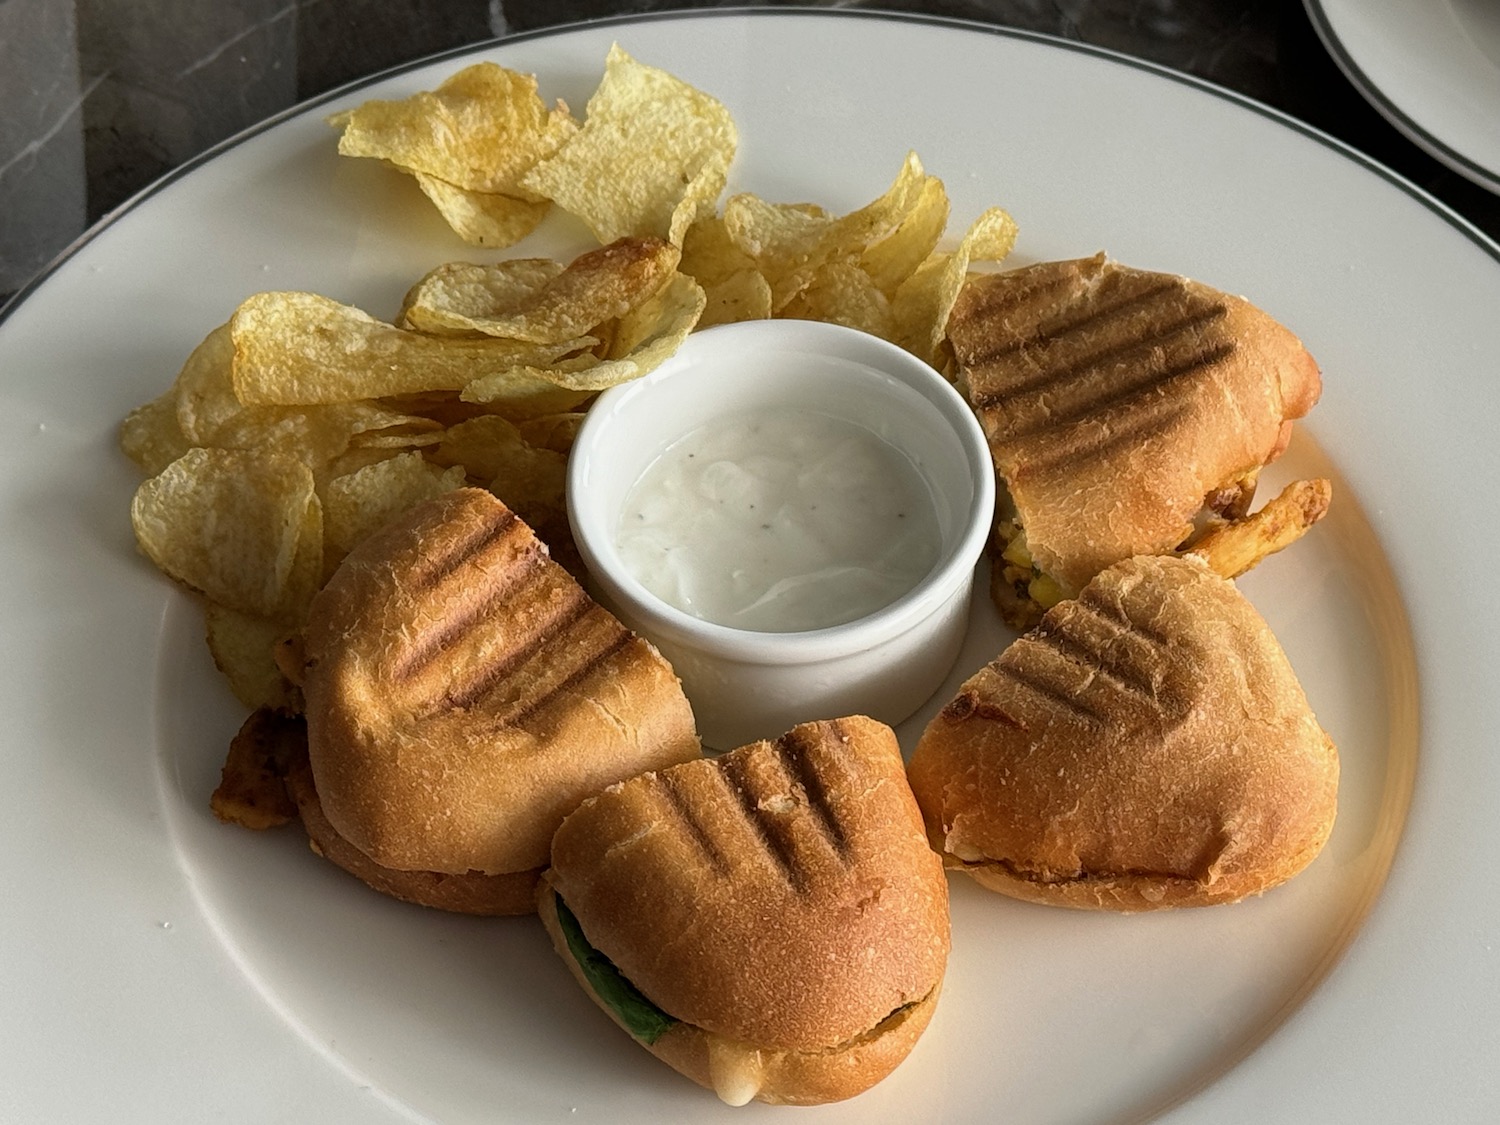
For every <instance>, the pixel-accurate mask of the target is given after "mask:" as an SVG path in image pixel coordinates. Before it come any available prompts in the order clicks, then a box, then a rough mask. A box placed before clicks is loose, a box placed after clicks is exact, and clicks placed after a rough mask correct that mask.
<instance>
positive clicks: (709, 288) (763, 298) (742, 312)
mask: <svg viewBox="0 0 1500 1125" xmlns="http://www.w3.org/2000/svg"><path fill="white" fill-rule="evenodd" d="M703 289H704V306H703V315H702V316H700V317H699V318H698V327H699V328H708V327H710V326H711V325H715V324H730V323H733V322H735V321H740V320H765V319H767V318H768V317H769V316H770V315H771V283H770V282H768V281H767V280H766V279H765V276H764V275H763V274H762V273H761V272H760V271H759V270H757V269H743V270H740V271H739V272H737V273H732V274H730V275H729V276H727V277H725V278H722V279H721V280H719V281H715V282H713V283H711V284H705V285H704V287H703Z"/></svg>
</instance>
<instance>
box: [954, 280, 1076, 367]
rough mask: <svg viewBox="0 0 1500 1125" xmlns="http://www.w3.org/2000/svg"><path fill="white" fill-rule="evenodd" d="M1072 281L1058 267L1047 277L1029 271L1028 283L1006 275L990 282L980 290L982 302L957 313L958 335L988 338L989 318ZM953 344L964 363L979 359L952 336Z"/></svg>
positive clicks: (971, 339) (999, 315)
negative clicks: (1003, 280) (997, 282)
mask: <svg viewBox="0 0 1500 1125" xmlns="http://www.w3.org/2000/svg"><path fill="white" fill-rule="evenodd" d="M1072 284H1073V278H1072V277H1070V276H1069V275H1068V274H1067V273H1064V272H1062V271H1057V272H1055V273H1054V274H1052V275H1051V276H1047V277H1037V276H1035V275H1033V277H1032V278H1031V279H1030V283H1029V284H1020V283H1017V282H1016V281H1015V280H1014V279H1013V278H1008V279H1007V283H1006V284H1005V285H995V286H992V287H991V289H990V291H988V292H986V293H985V294H984V296H985V300H984V301H983V302H982V303H979V302H974V306H975V307H974V308H972V309H967V308H966V309H964V310H963V311H962V312H960V313H958V319H959V320H960V322H961V324H960V327H959V335H960V336H967V337H969V338H970V341H971V342H972V341H973V340H974V339H976V338H977V339H978V340H981V341H983V340H988V339H989V338H990V337H991V336H992V334H993V332H994V328H993V327H992V322H993V321H996V320H1000V319H1003V318H1004V317H1005V315H1006V314H1007V313H1012V312H1015V311H1016V310H1017V309H1019V308H1020V307H1021V306H1022V305H1024V304H1026V303H1027V302H1029V301H1032V300H1035V299H1038V298H1041V297H1046V296H1050V295H1051V294H1052V293H1054V292H1056V291H1057V290H1059V289H1067V288H1069V287H1070V286H1071V285H1072ZM992 293H993V295H991V294H992ZM1002 330H1003V329H1002ZM954 346H955V350H957V351H959V352H960V353H961V358H962V361H963V362H964V363H966V364H969V363H978V362H981V359H980V358H977V357H976V354H974V353H970V352H969V350H968V348H967V347H966V346H965V345H962V344H959V343H958V341H956V340H955V341H954Z"/></svg>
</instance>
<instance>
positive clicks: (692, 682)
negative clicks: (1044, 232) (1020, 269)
mask: <svg viewBox="0 0 1500 1125" xmlns="http://www.w3.org/2000/svg"><path fill="white" fill-rule="evenodd" d="M764 407H776V408H786V407H792V408H798V409H807V410H818V411H822V412H824V413H828V414H832V415H835V416H837V417H841V418H845V419H848V420H849V421H852V422H855V423H858V424H859V425H862V426H864V427H866V428H867V429H870V430H872V431H873V432H875V433H876V434H877V435H879V436H880V437H882V438H884V439H885V440H886V441H888V442H890V443H891V444H892V445H894V446H896V448H898V449H900V450H901V451H903V452H904V453H905V454H906V456H907V457H908V458H910V459H911V461H912V463H913V464H914V465H916V466H917V468H918V470H919V471H920V472H921V473H922V474H923V476H924V478H925V479H926V481H927V483H928V486H929V488H930V489H931V491H932V494H933V496H934V498H935V500H936V503H937V505H938V511H937V517H938V526H939V528H940V530H941V535H942V547H941V551H940V553H939V557H938V561H937V562H936V563H935V564H934V565H933V567H932V569H931V570H930V571H929V572H928V574H927V576H926V577H925V578H924V579H923V580H922V581H921V582H920V583H919V584H918V585H917V586H916V587H914V588H913V589H912V590H910V591H909V592H908V593H906V594H905V595H903V596H902V597H901V598H899V599H897V600H896V601H895V602H892V603H891V604H890V605H887V606H885V607H884V608H882V609H879V610H877V611H875V612H874V613H871V614H869V615H868V616H866V617H862V618H859V619H858V620H855V621H851V622H848V623H847V624H843V625H836V626H833V627H831V628H824V629H815V630H810V631H807V632H789V633H772V632H752V631H749V630H743V629H735V628H731V627H728V626H725V625H717V624H714V623H712V622H709V621H703V620H700V619H699V618H697V617H694V616H692V615H691V614H689V613H686V612H684V611H682V610H679V609H677V608H675V607H674V606H671V605H668V604H667V603H665V602H664V601H662V600H661V599H660V598H658V597H656V595H654V594H652V593H651V592H650V591H648V590H647V589H646V588H645V586H643V585H642V584H641V583H640V582H639V581H638V580H637V579H636V578H635V577H634V576H633V575H632V574H631V573H630V571H629V570H627V569H626V567H625V564H624V562H623V560H622V559H621V557H620V553H619V550H618V548H617V547H616V545H615V540H616V535H617V531H618V527H619V520H620V512H621V508H622V507H623V505H624V501H625V498H626V495H627V494H628V493H629V491H630V489H631V486H632V485H633V484H634V483H635V482H636V480H638V479H639V478H640V476H641V474H642V473H644V472H645V471H646V468H647V467H648V466H649V465H650V464H651V463H652V462H653V461H654V460H655V459H656V458H657V457H658V456H659V455H660V454H661V453H662V451H663V450H665V449H666V448H667V446H669V445H671V444H672V443H673V442H674V441H676V440H677V439H678V438H680V437H682V436H683V435H684V434H686V433H688V432H689V431H691V430H693V429H696V428H697V427H698V426H700V425H702V424H703V423H705V422H706V421H708V420H709V419H711V418H715V417H718V416H721V415H724V414H733V413H737V412H740V411H744V410H752V409H759V408H764ZM994 503H995V479H994V469H993V467H992V463H991V461H990V455H989V450H988V448H987V446H986V444H985V439H984V434H983V432H982V431H981V430H980V428H979V424H978V422H977V421H976V420H975V418H974V415H973V413H972V411H970V409H969V407H968V405H967V404H966V403H965V402H964V401H963V399H962V398H961V397H960V395H959V394H958V392H957V391H955V390H954V389H953V387H952V386H950V385H949V383H948V382H947V380H945V379H944V378H943V377H942V376H941V375H940V374H938V372H936V371H934V370H933V369H932V368H931V367H929V366H928V365H927V364H925V363H923V362H922V361H921V360H919V359H917V358H915V357H914V356H912V355H911V354H910V353H909V352H906V351H905V350H903V349H901V348H898V347H896V346H895V345H894V344H890V343H887V342H886V341H884V340H881V339H879V338H877V337H874V336H870V335H867V334H866V333H863V332H857V331H855V330H854V329H851V328H843V327H840V326H838V325H833V324H824V323H819V322H815V321H802V320H757V321H747V322H743V323H738V324H726V325H720V326H718V327H714V328H708V329H704V330H703V331H701V332H697V333H694V334H693V335H692V336H689V337H688V339H687V340H686V342H684V344H683V345H682V347H681V348H680V349H678V351H677V353H676V354H675V355H674V356H673V357H672V358H671V359H669V360H667V361H666V362H665V363H663V364H662V365H661V366H659V367H658V368H657V369H656V370H654V371H652V372H651V373H650V374H648V375H646V376H644V377H643V378H640V379H637V380H634V381H632V382H630V383H626V384H623V385H622V386H619V387H615V388H613V389H611V390H609V391H606V392H605V393H604V394H602V395H601V396H600V397H599V400H598V402H596V403H595V404H594V406H593V407H592V408H591V409H590V410H589V414H588V418H587V419H586V420H585V422H584V424H583V427H582V429H581V430H580V431H579V434H578V437H577V440H576V441H575V442H574V445H573V450H572V453H571V456H570V462H569V466H568V515H569V519H570V521H571V523H572V527H573V535H574V538H575V539H576V541H577V544H578V548H579V550H580V552H581V553H582V555H583V559H584V562H585V563H586V564H587V566H588V568H589V571H590V573H591V574H592V576H593V578H594V580H595V582H596V583H597V587H598V589H597V590H596V593H597V594H598V595H599V596H600V597H601V600H603V602H604V603H605V604H606V605H608V606H609V607H610V608H611V609H612V610H613V611H614V612H615V613H616V614H618V615H619V617H620V618H621V620H622V621H624V622H625V623H626V624H627V625H629V626H630V627H631V628H632V629H634V630H635V631H636V632H638V633H640V634H641V635H642V636H644V637H646V638H647V639H649V640H650V641H651V642H652V643H654V644H655V645H656V646H657V648H659V649H660V650H661V652H662V654H663V655H664V656H665V657H666V658H667V659H668V660H669V661H671V663H672V667H673V668H674V669H675V670H676V672H677V674H678V676H680V677H681V678H682V684H683V689H684V690H685V691H686V693H687V697H688V700H689V702H690V703H691V704H692V706H693V712H694V714H695V715H696V717H697V720H698V730H699V733H700V734H701V735H702V737H703V740H704V742H705V744H706V745H708V746H709V747H711V748H713V749H719V750H727V749H730V748H732V747H735V746H739V745H742V744H744V743H746V742H750V741H753V740H755V739H758V738H775V737H777V736H779V735H781V734H782V733H784V732H785V731H786V730H788V729H789V728H790V727H792V726H795V725H796V724H797V723H800V722H807V721H810V720H814V719H828V718H837V717H838V716H841V715H851V714H866V715H870V716H871V717H873V718H876V719H880V720H882V721H884V722H887V723H891V724H895V723H898V722H900V721H901V720H902V719H905V718H906V717H907V716H909V715H910V714H911V713H912V712H914V711H915V710H916V709H917V708H918V707H920V706H921V705H922V703H923V702H924V701H925V700H926V699H927V698H928V697H929V696H930V695H931V694H932V693H933V691H934V690H936V688H937V687H938V685H939V684H940V683H941V682H942V681H943V679H944V678H945V677H946V676H947V674H948V672H949V670H950V669H951V668H952V666H953V661H954V660H955V659H956V658H957V656H958V650H959V646H960V645H961V643H962V641H963V636H964V631H965V628H966V626H967V623H968V607H969V597H970V594H971V592H972V590H973V585H974V568H975V564H976V563H977V562H978V560H979V556H980V553H981V552H982V551H983V549H984V544H985V541H986V539H987V537H988V535H989V531H990V524H991V519H992V513H993V509H994Z"/></svg>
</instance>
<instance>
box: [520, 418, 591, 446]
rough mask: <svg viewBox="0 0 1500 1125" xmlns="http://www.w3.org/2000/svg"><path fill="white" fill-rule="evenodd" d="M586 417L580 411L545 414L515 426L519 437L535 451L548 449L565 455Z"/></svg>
mask: <svg viewBox="0 0 1500 1125" xmlns="http://www.w3.org/2000/svg"><path fill="white" fill-rule="evenodd" d="M587 417H588V415H587V414H585V413H583V412H582V411H577V410H574V411H569V412H567V413H565V414H545V415H543V416H542V417H540V418H532V419H529V420H527V421H524V422H520V423H518V424H517V427H516V428H517V429H519V430H520V431H521V437H522V439H523V440H524V441H525V442H526V444H527V445H529V446H532V447H533V448H535V449H550V450H552V452H554V453H567V452H568V451H569V450H570V449H572V448H573V439H574V438H576V437H577V436H578V430H579V427H580V426H582V425H583V420H584V419H585V418H587Z"/></svg>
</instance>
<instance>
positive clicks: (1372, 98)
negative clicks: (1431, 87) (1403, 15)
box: [1302, 0, 1500, 194]
mask: <svg viewBox="0 0 1500 1125" xmlns="http://www.w3.org/2000/svg"><path fill="white" fill-rule="evenodd" d="M1302 4H1303V7H1304V8H1305V9H1306V10H1307V17H1308V19H1309V20H1310V21H1311V23H1312V25H1313V30H1315V31H1316V32H1317V33H1318V38H1319V39H1320V40H1321V41H1322V43H1323V48H1324V50H1326V51H1327V52H1328V54H1329V55H1330V56H1331V57H1332V59H1333V61H1334V62H1335V63H1337V64H1338V68H1339V69H1340V70H1341V71H1343V72H1344V77H1346V78H1348V79H1349V81H1350V83H1351V84H1353V86H1354V87H1355V89H1357V90H1358V91H1359V92H1360V94H1361V95H1362V96H1363V97H1364V99H1365V101H1367V102H1369V103H1370V105H1372V106H1373V107H1374V108H1375V109H1376V110H1377V111H1378V112H1379V114H1380V116H1381V117H1383V118H1385V119H1386V121H1388V122H1390V124H1391V125H1392V126H1394V127H1395V128H1396V129H1397V130H1398V131H1399V132H1400V133H1401V135H1402V136H1404V137H1405V138H1406V139H1407V140H1409V141H1411V142H1412V143H1413V144H1414V145H1416V146H1417V147H1418V148H1420V149H1422V151H1423V152H1425V153H1427V154H1428V155H1429V156H1431V157H1432V158H1433V159H1435V160H1438V161H1440V162H1442V163H1443V164H1445V165H1447V166H1448V167H1449V168H1451V169H1452V170H1453V171H1455V172H1457V173H1458V174H1459V175H1460V176H1463V177H1464V178H1465V179H1468V180H1472V181H1473V182H1474V183H1476V184H1478V185H1479V186H1480V187H1482V188H1484V189H1486V190H1487V191H1492V192H1495V193H1496V194H1500V172H1496V171H1494V170H1492V169H1489V168H1486V167H1485V166H1484V165H1482V164H1480V163H1479V162H1478V161H1476V160H1474V159H1473V158H1471V157H1469V156H1466V155H1464V154H1463V153H1462V152H1459V151H1458V149H1456V148H1454V147H1452V146H1451V145H1449V144H1448V143H1447V142H1445V141H1443V140H1442V139H1441V138H1439V137H1437V136H1436V135H1435V134H1433V133H1432V132H1430V131H1429V130H1427V129H1426V128H1424V127H1423V126H1422V125H1420V124H1418V123H1417V121H1416V120H1415V119H1414V118H1413V117H1412V116H1411V115H1410V114H1408V113H1407V112H1406V111H1405V110H1403V109H1402V108H1401V107H1400V106H1398V105H1397V104H1396V103H1395V102H1393V101H1391V99H1390V98H1389V97H1387V96H1386V94H1385V92H1384V91H1383V90H1381V88H1380V87H1379V86H1378V85H1376V83H1375V82H1374V80H1373V79H1371V78H1370V76H1369V75H1368V74H1366V73H1365V71H1364V68H1363V67H1361V66H1360V65H1359V63H1358V62H1356V61H1355V59H1354V56H1353V55H1351V54H1350V53H1349V51H1348V49H1347V48H1346V47H1345V46H1344V42H1343V40H1342V39H1340V38H1339V35H1338V32H1337V31H1335V30H1334V27H1333V23H1332V21H1331V20H1329V18H1328V13H1327V12H1326V11H1325V10H1324V8H1323V3H1322V0H1302Z"/></svg>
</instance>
